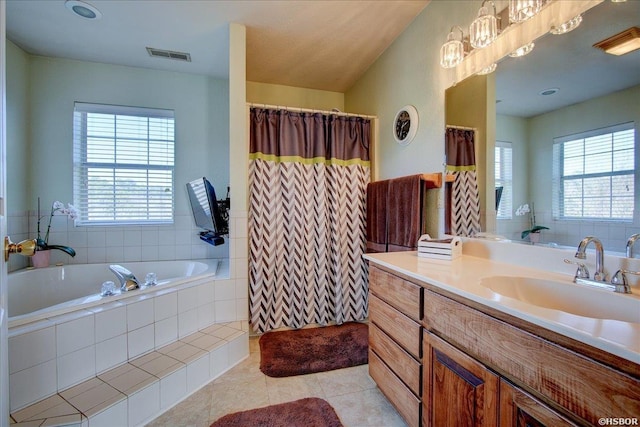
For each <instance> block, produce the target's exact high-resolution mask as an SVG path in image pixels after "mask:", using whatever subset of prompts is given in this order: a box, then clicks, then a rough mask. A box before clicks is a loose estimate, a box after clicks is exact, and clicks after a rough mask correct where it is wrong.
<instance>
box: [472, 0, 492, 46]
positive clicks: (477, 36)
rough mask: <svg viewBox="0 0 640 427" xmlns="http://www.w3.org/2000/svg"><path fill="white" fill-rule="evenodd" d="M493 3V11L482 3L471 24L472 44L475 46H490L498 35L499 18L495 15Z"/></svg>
mask: <svg viewBox="0 0 640 427" xmlns="http://www.w3.org/2000/svg"><path fill="white" fill-rule="evenodd" d="M489 3H491V5H493V13H491V12H490V11H489V8H488V7H487V6H485V5H484V2H483V3H482V7H481V8H480V10H479V11H478V17H477V18H476V19H474V20H473V22H472V23H471V26H469V37H470V42H471V46H473V47H475V48H483V47H487V46H489V45H490V44H491V43H493V41H494V40H495V39H496V38H497V37H498V19H497V18H496V16H495V5H494V3H493V2H492V1H491V2H489Z"/></svg>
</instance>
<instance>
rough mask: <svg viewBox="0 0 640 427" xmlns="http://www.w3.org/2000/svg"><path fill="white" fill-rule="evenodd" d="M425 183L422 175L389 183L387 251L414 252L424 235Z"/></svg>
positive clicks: (397, 179)
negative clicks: (423, 186)
mask: <svg viewBox="0 0 640 427" xmlns="http://www.w3.org/2000/svg"><path fill="white" fill-rule="evenodd" d="M422 185H424V184H423V181H422V178H421V175H410V176H405V177H402V178H396V179H392V180H390V182H389V196H388V198H387V200H388V214H387V215H388V217H387V224H388V226H387V243H388V246H387V250H388V251H389V252H396V251H414V250H416V249H417V247H418V238H420V235H421V234H422V200H421V197H420V194H421V187H422Z"/></svg>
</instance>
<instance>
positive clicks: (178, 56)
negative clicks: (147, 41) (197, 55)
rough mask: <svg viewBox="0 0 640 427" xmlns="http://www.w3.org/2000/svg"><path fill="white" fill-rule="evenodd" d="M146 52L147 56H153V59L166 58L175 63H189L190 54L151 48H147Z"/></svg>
mask: <svg viewBox="0 0 640 427" xmlns="http://www.w3.org/2000/svg"><path fill="white" fill-rule="evenodd" d="M147 52H149V56H153V57H154V58H166V59H175V60H176V61H186V62H191V54H189V53H186V52H175V51H172V50H165V49H156V48H153V47H148V48H147Z"/></svg>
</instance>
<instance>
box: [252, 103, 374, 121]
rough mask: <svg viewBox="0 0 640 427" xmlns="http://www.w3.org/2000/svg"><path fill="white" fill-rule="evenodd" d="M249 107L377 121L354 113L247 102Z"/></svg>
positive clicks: (371, 117)
mask: <svg viewBox="0 0 640 427" xmlns="http://www.w3.org/2000/svg"><path fill="white" fill-rule="evenodd" d="M247 105H248V106H249V107H259V108H270V109H273V110H287V111H293V112H299V113H303V112H304V113H321V114H335V115H336V116H345V117H360V118H363V119H377V118H378V116H367V115H364V114H354V113H343V112H342V111H327V110H312V109H309V108H298V107H286V106H283V105H269V104H258V103H254V102H247Z"/></svg>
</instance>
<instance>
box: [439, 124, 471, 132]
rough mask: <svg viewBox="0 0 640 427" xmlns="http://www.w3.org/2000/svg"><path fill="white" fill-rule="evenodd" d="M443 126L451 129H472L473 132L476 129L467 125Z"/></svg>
mask: <svg viewBox="0 0 640 427" xmlns="http://www.w3.org/2000/svg"><path fill="white" fill-rule="evenodd" d="M445 127H447V128H451V129H462V130H472V131H474V132H475V131H476V130H477V128H470V127H467V126H454V125H445Z"/></svg>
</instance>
